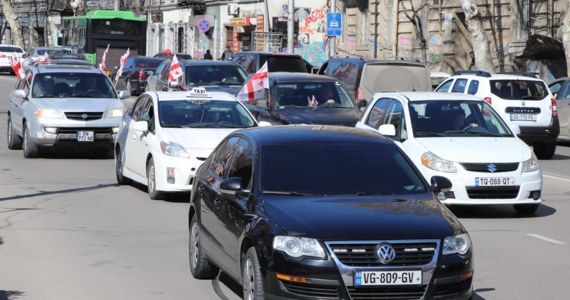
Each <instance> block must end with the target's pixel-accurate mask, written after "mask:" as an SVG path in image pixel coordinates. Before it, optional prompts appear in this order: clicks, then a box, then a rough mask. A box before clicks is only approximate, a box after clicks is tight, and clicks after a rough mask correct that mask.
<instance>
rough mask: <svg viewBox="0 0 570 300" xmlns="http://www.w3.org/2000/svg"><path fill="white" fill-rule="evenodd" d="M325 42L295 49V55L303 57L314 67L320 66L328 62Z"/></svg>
mask: <svg viewBox="0 0 570 300" xmlns="http://www.w3.org/2000/svg"><path fill="white" fill-rule="evenodd" d="M326 49H327V47H326V43H325V42H312V43H310V44H306V45H302V46H300V47H299V48H297V49H295V53H296V54H299V55H301V56H302V57H303V58H304V59H305V60H306V61H308V62H310V63H311V64H312V65H313V66H320V65H322V64H323V63H324V62H325V61H326V60H327V55H326V53H327V51H326Z"/></svg>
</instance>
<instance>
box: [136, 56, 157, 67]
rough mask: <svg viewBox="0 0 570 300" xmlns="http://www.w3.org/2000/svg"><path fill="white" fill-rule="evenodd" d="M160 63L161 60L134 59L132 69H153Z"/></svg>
mask: <svg viewBox="0 0 570 300" xmlns="http://www.w3.org/2000/svg"><path fill="white" fill-rule="evenodd" d="M160 63H162V59H142V58H139V59H136V60H134V61H133V66H132V67H134V68H145V69H155V68H156V67H158V65H160Z"/></svg>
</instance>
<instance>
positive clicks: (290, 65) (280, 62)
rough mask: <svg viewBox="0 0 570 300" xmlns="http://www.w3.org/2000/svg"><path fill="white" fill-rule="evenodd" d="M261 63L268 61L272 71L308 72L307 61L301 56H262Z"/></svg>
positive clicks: (261, 64) (268, 67)
mask: <svg viewBox="0 0 570 300" xmlns="http://www.w3.org/2000/svg"><path fill="white" fill-rule="evenodd" d="M259 60H260V61H259V65H260V66H263V64H265V62H266V61H267V69H268V71H270V72H300V73H307V66H306V65H305V61H303V59H302V58H301V57H299V56H288V55H273V56H264V55H262V56H260V57H259Z"/></svg>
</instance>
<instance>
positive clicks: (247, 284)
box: [243, 258, 255, 300]
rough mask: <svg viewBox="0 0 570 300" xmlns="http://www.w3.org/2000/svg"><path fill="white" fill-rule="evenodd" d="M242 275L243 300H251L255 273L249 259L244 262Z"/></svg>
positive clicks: (253, 291) (253, 293)
mask: <svg viewBox="0 0 570 300" xmlns="http://www.w3.org/2000/svg"><path fill="white" fill-rule="evenodd" d="M244 275H245V276H244V283H243V290H244V291H243V292H244V294H245V299H248V300H253V299H254V295H255V273H254V272H253V263H252V262H251V259H250V258H248V259H247V260H246V261H245V274H244Z"/></svg>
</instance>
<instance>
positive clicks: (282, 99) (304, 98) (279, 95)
mask: <svg viewBox="0 0 570 300" xmlns="http://www.w3.org/2000/svg"><path fill="white" fill-rule="evenodd" d="M274 93H275V94H274V95H273V96H272V97H273V98H274V99H275V101H276V103H277V106H278V108H284V107H287V106H302V107H304V106H322V107H333V108H334V107H344V108H354V103H353V101H352V99H351V98H350V96H349V95H348V93H347V92H346V91H345V90H344V88H343V87H342V86H341V85H340V84H339V83H337V82H332V81H325V82H311V81H307V82H288V81H285V82H279V83H277V86H276V88H275V91H274Z"/></svg>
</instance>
